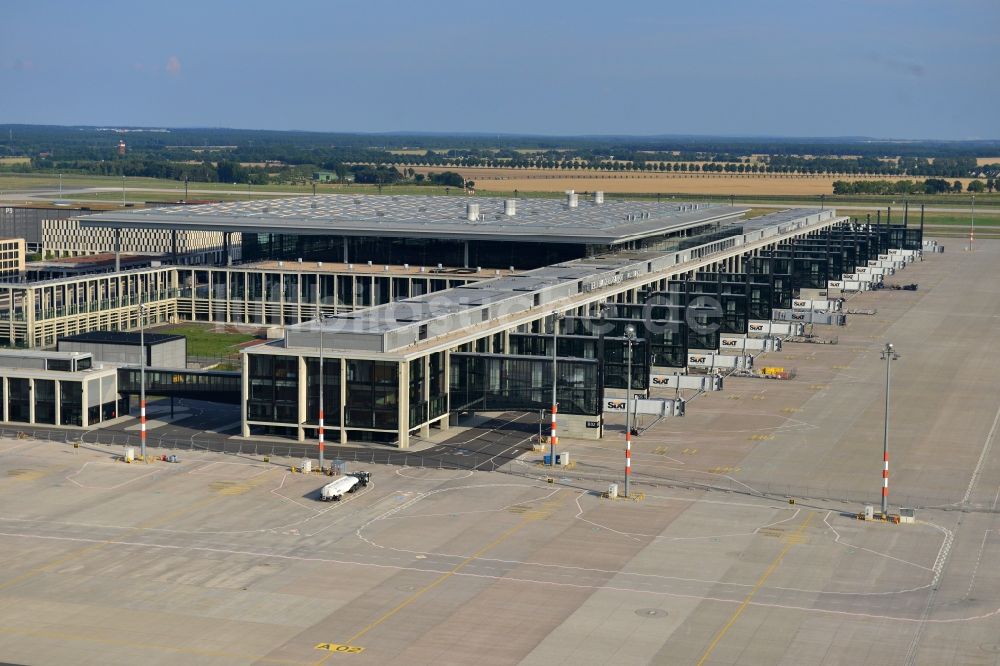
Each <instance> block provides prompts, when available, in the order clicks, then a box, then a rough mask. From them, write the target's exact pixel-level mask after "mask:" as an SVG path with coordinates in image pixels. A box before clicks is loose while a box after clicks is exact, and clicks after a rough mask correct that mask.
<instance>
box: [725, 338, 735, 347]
mask: <svg viewBox="0 0 1000 666" xmlns="http://www.w3.org/2000/svg"><path fill="white" fill-rule="evenodd" d="M722 346H723V347H738V346H739V341H738V340H737V339H736V338H722Z"/></svg>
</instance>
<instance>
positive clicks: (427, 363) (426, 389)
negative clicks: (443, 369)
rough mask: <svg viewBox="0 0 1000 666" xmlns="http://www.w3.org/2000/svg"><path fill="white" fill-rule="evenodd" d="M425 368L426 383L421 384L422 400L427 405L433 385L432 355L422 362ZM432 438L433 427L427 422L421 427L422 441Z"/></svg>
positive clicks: (425, 357)
mask: <svg viewBox="0 0 1000 666" xmlns="http://www.w3.org/2000/svg"><path fill="white" fill-rule="evenodd" d="M420 362H421V364H423V367H424V381H423V382H421V383H420V399H421V400H423V401H424V402H425V403H426V402H428V401H429V400H430V399H431V383H430V371H431V357H430V355H427V356H424V357H423V358H422V359H421V360H420ZM430 436H431V427H430V426H429V425H428V424H427V422H426V421H425V422H424V423H423V424H421V426H420V437H421V438H422V439H427V438H428V437H430Z"/></svg>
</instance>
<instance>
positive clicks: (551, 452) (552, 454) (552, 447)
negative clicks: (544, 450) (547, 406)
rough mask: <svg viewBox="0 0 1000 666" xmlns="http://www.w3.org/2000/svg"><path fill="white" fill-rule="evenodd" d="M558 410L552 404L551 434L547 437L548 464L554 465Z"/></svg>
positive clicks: (554, 404)
mask: <svg viewBox="0 0 1000 666" xmlns="http://www.w3.org/2000/svg"><path fill="white" fill-rule="evenodd" d="M558 410H559V406H558V405H557V404H556V403H554V402H553V403H552V434H551V435H549V464H550V465H555V464H556V445H557V443H558V439H559V438H558V437H556V412H557V411H558Z"/></svg>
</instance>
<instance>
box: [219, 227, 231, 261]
mask: <svg viewBox="0 0 1000 666" xmlns="http://www.w3.org/2000/svg"><path fill="white" fill-rule="evenodd" d="M230 235H231V232H229V231H223V232H222V257H223V259H224V260H225V262H226V266H232V265H233V256H232V254H231V253H230V251H229V237H230Z"/></svg>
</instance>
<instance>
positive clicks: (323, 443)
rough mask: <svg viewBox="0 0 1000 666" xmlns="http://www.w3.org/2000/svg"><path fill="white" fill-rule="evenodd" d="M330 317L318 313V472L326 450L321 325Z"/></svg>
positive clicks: (321, 469) (324, 381) (324, 376)
mask: <svg viewBox="0 0 1000 666" xmlns="http://www.w3.org/2000/svg"><path fill="white" fill-rule="evenodd" d="M329 318H330V315H325V314H323V313H322V312H320V313H319V429H318V431H317V435H318V436H319V471H321V472H322V471H323V452H324V450H325V449H326V441H325V440H324V439H323V408H324V403H323V385H324V384H325V383H326V375H325V374H323V354H324V348H323V329H324V328H325V326H324V325H323V320H324V319H329Z"/></svg>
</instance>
